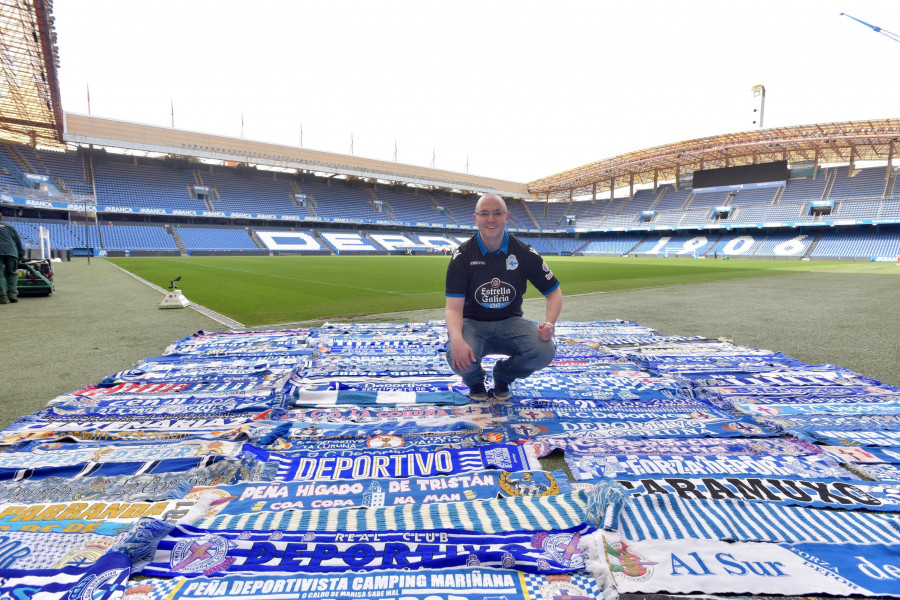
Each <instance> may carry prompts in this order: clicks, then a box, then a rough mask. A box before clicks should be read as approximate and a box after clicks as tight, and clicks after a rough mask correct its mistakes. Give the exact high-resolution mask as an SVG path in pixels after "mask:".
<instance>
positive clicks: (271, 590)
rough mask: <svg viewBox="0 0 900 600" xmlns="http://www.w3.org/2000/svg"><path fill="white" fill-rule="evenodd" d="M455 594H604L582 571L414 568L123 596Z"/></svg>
mask: <svg viewBox="0 0 900 600" xmlns="http://www.w3.org/2000/svg"><path fill="white" fill-rule="evenodd" d="M398 591H399V592H400V593H402V595H403V596H404V597H406V598H453V599H454V600H486V599H497V600H499V599H501V598H505V599H506V600H539V599H543V600H551V599H553V598H560V599H562V598H571V599H572V600H577V599H582V600H588V599H594V598H602V596H601V593H600V588H599V586H598V585H597V581H596V580H595V579H594V578H593V577H591V576H589V575H586V574H581V573H557V574H555V575H553V576H551V577H548V576H546V575H540V574H536V573H523V572H521V571H508V570H504V569H479V568H477V567H471V568H466V569H440V570H435V569H417V570H415V571H408V570H404V571H401V570H385V571H374V572H368V573H356V572H353V573H327V574H326V573H302V574H292V575H257V576H253V575H249V574H248V575H241V576H233V575H226V576H224V577H215V578H210V577H195V578H190V579H186V578H184V577H176V578H173V579H145V580H143V581H140V582H138V583H135V584H133V585H132V586H131V587H129V588H128V589H126V590H125V598H141V599H142V600H195V599H196V598H198V597H214V598H217V599H219V600H238V599H241V600H245V599H246V598H248V597H252V596H255V595H258V594H262V595H263V596H264V597H267V595H270V594H285V595H289V597H290V598H291V599H292V600H320V599H321V598H323V597H333V598H348V599H350V598H354V599H359V600H362V599H368V598H392V597H396V594H397V593H398Z"/></svg>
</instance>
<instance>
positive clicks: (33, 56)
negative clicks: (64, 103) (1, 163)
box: [0, 0, 62, 147]
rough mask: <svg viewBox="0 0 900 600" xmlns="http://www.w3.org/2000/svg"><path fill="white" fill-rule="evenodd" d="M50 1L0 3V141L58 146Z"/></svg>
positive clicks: (59, 118)
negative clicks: (0, 139)
mask: <svg viewBox="0 0 900 600" xmlns="http://www.w3.org/2000/svg"><path fill="white" fill-rule="evenodd" d="M51 10H52V0H0V71H2V73H0V138H2V139H4V140H8V141H10V142H15V143H19V144H30V145H33V146H34V145H42V146H54V147H61V146H62V108H61V106H60V99H59V84H58V82H57V76H56V69H57V67H58V62H57V51H56V42H55V40H56V32H55V31H54V30H53V17H52V16H51V14H50V13H51Z"/></svg>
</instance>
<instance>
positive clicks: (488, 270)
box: [446, 232, 559, 321]
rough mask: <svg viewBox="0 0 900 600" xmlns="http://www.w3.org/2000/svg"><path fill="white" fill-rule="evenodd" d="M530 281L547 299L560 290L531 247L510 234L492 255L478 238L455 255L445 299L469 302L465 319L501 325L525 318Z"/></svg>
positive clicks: (449, 273) (454, 252)
mask: <svg viewBox="0 0 900 600" xmlns="http://www.w3.org/2000/svg"><path fill="white" fill-rule="evenodd" d="M529 281H530V282H531V284H532V285H533V286H534V287H536V288H537V289H538V291H540V292H541V293H542V294H544V295H545V296H546V295H547V294H549V293H550V292H552V291H553V290H555V289H556V288H557V287H559V281H558V280H557V279H556V277H555V276H554V275H553V271H551V270H550V267H548V266H547V263H546V262H544V259H542V258H541V256H540V254H538V253H537V251H535V249H534V248H532V247H531V246H529V245H528V244H525V243H524V242H521V241H520V240H518V239H517V238H516V237H515V236H512V235H509V233H508V232H507V233H505V234H504V236H503V243H502V244H501V245H500V249H499V250H497V251H496V252H491V251H489V250H488V249H487V247H486V246H485V245H484V243H483V242H482V241H481V236H480V235H478V234H476V235H475V236H473V237H472V238H471V239H470V240H469V241H467V242H465V243H464V244H462V245H461V246H460V247H458V248H457V249H456V250H454V251H453V257H452V258H451V259H450V265H449V266H448V267H447V285H446V295H447V297H450V298H465V299H466V301H465V305H464V307H463V317H464V318H467V319H475V320H477V321H499V320H501V319H508V318H509V317H521V316H522V297H523V296H524V295H525V290H526V288H527V286H528V282H529Z"/></svg>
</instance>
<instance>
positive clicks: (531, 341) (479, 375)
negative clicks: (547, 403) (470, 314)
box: [447, 317, 556, 387]
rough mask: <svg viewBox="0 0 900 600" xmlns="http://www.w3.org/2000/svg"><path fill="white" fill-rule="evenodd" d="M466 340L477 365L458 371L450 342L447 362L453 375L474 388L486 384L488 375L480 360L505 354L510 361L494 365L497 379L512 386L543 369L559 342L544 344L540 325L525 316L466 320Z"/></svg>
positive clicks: (551, 357) (554, 354)
mask: <svg viewBox="0 0 900 600" xmlns="http://www.w3.org/2000/svg"><path fill="white" fill-rule="evenodd" d="M463 339H464V340H465V341H466V343H467V344H469V346H471V347H472V352H474V353H475V362H473V363H472V364H471V365H469V368H468V369H466V370H465V371H457V370H456V369H455V368H454V367H453V363H452V362H451V361H450V357H451V356H452V354H451V353H450V342H449V341H448V342H447V362H448V363H450V368H451V369H453V372H454V373H456V374H457V375H459V376H460V377H462V378H463V381H465V383H466V385H467V386H469V387H472V386H473V385H477V384H479V383H484V377H485V372H484V369H483V368H481V359H482V358H484V357H485V356H487V355H488V354H505V355H507V356H509V358H507V359H504V360H500V361H498V362H497V364H496V365H494V379H499V380H501V381H504V382H506V383H512V382H513V381H515V380H516V379H522V378H524V377H528V376H529V375H531V374H532V373H534V372H535V371H537V370H539V369H543V368H544V367H546V366H547V365H549V364H550V362H551V361H552V360H553V357H554V356H556V341H555V340H553V339H551V340H550V341H547V342H545V341H543V340H541V338H540V337H539V336H538V328H537V323H535V322H534V321H531V320H529V319H526V318H524V317H510V318H508V319H503V320H502V321H476V320H474V319H463Z"/></svg>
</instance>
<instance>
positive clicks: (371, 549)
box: [140, 525, 594, 577]
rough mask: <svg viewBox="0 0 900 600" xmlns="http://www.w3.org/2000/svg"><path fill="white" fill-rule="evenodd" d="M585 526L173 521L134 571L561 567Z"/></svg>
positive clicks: (568, 562)
mask: <svg viewBox="0 0 900 600" xmlns="http://www.w3.org/2000/svg"><path fill="white" fill-rule="evenodd" d="M593 531H594V528H593V527H590V526H587V525H580V526H578V527H574V528H571V529H566V530H558V531H537V532H535V531H526V532H505V533H491V534H486V533H479V532H466V531H459V530H433V531H423V530H413V531H402V530H398V531H356V532H348V533H343V532H321V531H320V532H281V531H274V532H253V531H247V530H244V531H224V530H218V531H207V530H204V529H199V528H196V527H191V526H188V525H176V526H175V528H174V529H172V530H171V531H170V532H169V535H167V536H166V537H164V538H162V539H161V540H160V541H159V543H158V545H157V547H156V552H155V554H154V555H153V559H152V561H151V562H150V563H149V564H147V565H144V566H143V567H141V569H140V573H141V574H142V575H146V576H148V577H177V576H180V575H183V576H187V577H196V576H200V575H212V574H215V573H222V574H225V573H228V574H238V573H255V574H262V573H272V574H288V573H297V572H305V571H309V572H315V573H332V572H341V571H349V570H355V571H369V570H377V569H397V568H408V569H417V568H425V569H439V568H452V567H463V566H470V567H471V566H478V567H485V568H504V569H512V568H515V569H516V570H517V571H523V572H526V573H545V574H550V573H567V572H571V571H578V570H580V569H583V568H584V566H585V561H584V556H583V555H582V552H581V550H579V549H578V543H579V541H580V540H581V537H582V536H584V535H586V534H589V533H592V532H593ZM200 549H202V552H201V551H199V550H200Z"/></svg>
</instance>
